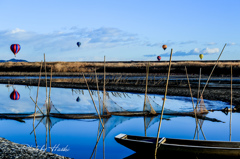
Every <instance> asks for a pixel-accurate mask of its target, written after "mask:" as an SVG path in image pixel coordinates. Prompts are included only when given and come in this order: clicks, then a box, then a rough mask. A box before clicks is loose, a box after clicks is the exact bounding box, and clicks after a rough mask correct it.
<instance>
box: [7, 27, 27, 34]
mask: <svg viewBox="0 0 240 159" xmlns="http://www.w3.org/2000/svg"><path fill="white" fill-rule="evenodd" d="M23 32H26V31H25V30H22V29H19V28H16V29H14V30H12V31H10V33H11V34H16V33H23Z"/></svg>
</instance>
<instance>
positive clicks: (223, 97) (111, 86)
mask: <svg viewBox="0 0 240 159" xmlns="http://www.w3.org/2000/svg"><path fill="white" fill-rule="evenodd" d="M87 81H88V85H89V88H90V89H91V90H97V85H96V83H95V81H96V80H95V79H91V78H89V79H87ZM0 83H4V84H7V85H6V86H11V84H19V85H27V86H37V85H38V79H0ZM145 83H146V81H145V80H144V79H143V80H133V81H130V80H129V81H126V80H125V78H123V79H120V80H119V79H117V78H116V79H115V80H109V79H108V80H106V86H105V88H106V90H107V91H120V92H132V93H145V89H146V86H145ZM165 84H166V80H161V79H160V80H158V81H154V80H149V82H148V89H147V90H148V94H161V95H163V94H164V93H165ZM49 85H50V83H49V81H48V86H49ZM40 86H41V87H45V86H46V82H45V80H44V79H42V80H41V81H40ZM51 86H52V87H58V88H72V89H87V86H86V83H85V81H84V80H83V79H82V78H81V79H79V78H78V79H75V80H74V79H53V81H52V83H51ZM98 86H99V89H100V90H103V80H99V81H98ZM203 87H204V85H203V84H202V85H201V90H202V89H203ZM238 87H239V84H237V86H234V87H233V90H232V104H233V107H235V108H236V111H240V98H239V96H240V89H239V88H238ZM191 91H192V95H193V97H195V98H197V93H198V84H197V83H194V82H192V84H191ZM167 95H168V96H185V97H191V93H190V90H189V87H188V84H187V83H186V80H185V81H184V80H174V81H170V82H169V87H168V92H167ZM203 98H204V99H208V100H218V101H223V102H227V103H230V102H231V89H230V84H227V86H226V84H222V85H221V84H218V83H217V85H216V86H207V87H206V89H205V91H204V93H203Z"/></svg>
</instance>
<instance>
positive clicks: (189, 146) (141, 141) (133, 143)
mask: <svg viewBox="0 0 240 159" xmlns="http://www.w3.org/2000/svg"><path fill="white" fill-rule="evenodd" d="M115 140H116V141H117V142H118V143H120V144H122V145H123V146H126V147H127V148H129V149H131V150H133V151H135V152H137V153H142V154H154V152H155V146H156V138H155V137H142V136H132V135H126V134H119V135H117V136H115ZM158 144H159V145H158V152H157V153H158V155H159V154H160V155H161V153H165V152H167V153H168V154H178V153H179V154H195V155H213V156H232V157H234V156H240V142H222V141H206V140H187V139H171V138H159V142H158Z"/></svg>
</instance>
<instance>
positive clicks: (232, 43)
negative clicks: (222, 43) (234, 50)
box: [227, 42, 237, 46]
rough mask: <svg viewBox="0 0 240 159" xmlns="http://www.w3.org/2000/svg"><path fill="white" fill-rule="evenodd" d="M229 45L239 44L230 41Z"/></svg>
mask: <svg viewBox="0 0 240 159" xmlns="http://www.w3.org/2000/svg"><path fill="white" fill-rule="evenodd" d="M227 45H229V46H232V45H237V44H236V43H234V42H230V43H228V44H227Z"/></svg>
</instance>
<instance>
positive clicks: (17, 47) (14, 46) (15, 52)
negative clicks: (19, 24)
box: [10, 44, 21, 56]
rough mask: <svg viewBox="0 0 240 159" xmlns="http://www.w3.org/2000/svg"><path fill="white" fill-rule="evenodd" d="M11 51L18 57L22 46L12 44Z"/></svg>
mask: <svg viewBox="0 0 240 159" xmlns="http://www.w3.org/2000/svg"><path fill="white" fill-rule="evenodd" d="M10 49H11V51H12V52H13V54H14V55H15V56H16V54H17V53H18V52H19V51H20V49H21V46H20V45H19V44H12V45H11V46H10Z"/></svg>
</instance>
